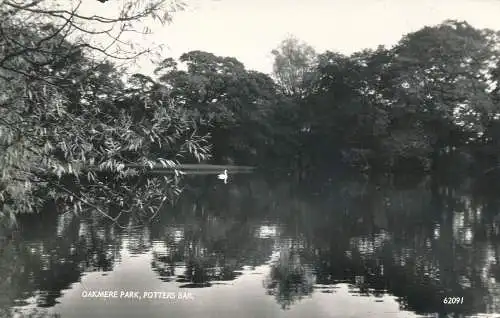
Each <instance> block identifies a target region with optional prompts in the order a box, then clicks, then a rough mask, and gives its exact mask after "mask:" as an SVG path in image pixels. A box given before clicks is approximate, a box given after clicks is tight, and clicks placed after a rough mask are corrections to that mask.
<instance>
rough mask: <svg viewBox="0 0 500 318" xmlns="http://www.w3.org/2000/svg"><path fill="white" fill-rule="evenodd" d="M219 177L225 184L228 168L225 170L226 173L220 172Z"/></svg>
mask: <svg viewBox="0 0 500 318" xmlns="http://www.w3.org/2000/svg"><path fill="white" fill-rule="evenodd" d="M217 178H219V179H221V180H224V184H226V183H227V169H225V170H224V173H220V174H219V175H218V176H217Z"/></svg>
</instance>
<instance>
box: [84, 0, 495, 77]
mask: <svg viewBox="0 0 500 318" xmlns="http://www.w3.org/2000/svg"><path fill="white" fill-rule="evenodd" d="M186 1H187V3H188V8H187V9H186V10H185V11H183V12H177V13H175V14H174V16H173V21H172V23H170V24H169V25H165V26H160V25H158V24H157V25H154V26H151V29H152V30H153V33H152V34H150V35H147V36H144V37H143V36H135V38H134V41H139V42H141V43H142V45H143V46H148V45H150V46H156V45H160V44H163V45H165V48H164V50H163V51H162V57H165V58H166V57H174V58H178V57H179V56H180V55H181V54H182V53H185V52H188V51H191V50H204V51H208V52H211V53H214V54H216V55H221V56H232V57H236V58H237V59H238V60H240V61H241V62H243V63H244V64H245V66H246V68H247V69H252V70H257V71H261V72H265V73H270V72H272V62H273V60H272V55H271V53H270V52H271V50H272V49H274V48H276V47H277V46H278V45H279V43H280V41H281V40H283V39H285V38H286V37H287V36H290V35H293V36H295V37H297V38H299V39H300V40H302V41H305V42H306V43H308V44H310V45H312V46H313V47H314V48H315V49H316V50H317V51H318V52H323V51H325V50H330V51H336V52H340V53H345V54H350V53H353V52H355V51H359V50H362V49H364V48H376V47H377V46H378V45H380V44H382V45H386V46H392V45H394V44H396V43H397V42H398V40H400V39H401V37H402V36H403V35H404V34H407V33H410V32H413V31H417V30H418V29H420V28H422V27H423V26H425V25H436V24H439V23H440V22H442V21H444V20H446V19H456V20H465V21H467V22H469V23H470V24H472V25H473V26H474V27H477V28H491V29H496V30H500V18H498V17H499V15H500V0H411V1H410V0H252V1H249V0H186ZM88 2H92V1H88ZM106 5H107V4H106ZM94 8H95V9H93V10H97V9H99V13H100V14H103V12H105V11H103V10H104V8H103V5H97V6H95V7H94ZM152 69H153V65H152V64H151V63H149V62H148V60H147V59H143V60H142V61H141V62H140V63H139V70H140V71H141V72H143V73H151V71H152Z"/></svg>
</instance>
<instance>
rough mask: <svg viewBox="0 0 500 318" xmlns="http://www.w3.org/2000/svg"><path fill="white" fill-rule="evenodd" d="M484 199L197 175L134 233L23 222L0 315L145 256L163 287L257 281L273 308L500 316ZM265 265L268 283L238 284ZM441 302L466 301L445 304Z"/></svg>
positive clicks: (42, 303) (373, 184) (455, 186)
mask: <svg viewBox="0 0 500 318" xmlns="http://www.w3.org/2000/svg"><path fill="white" fill-rule="evenodd" d="M492 187H493V184H492V183H491V181H490V183H489V184H486V185H485V184H484V183H482V181H478V180H462V181H461V182H459V183H450V182H448V184H446V183H443V182H441V181H439V182H438V181H436V180H435V179H432V178H428V177H427V178H414V177H400V178H394V177H378V178H372V179H368V178H366V177H364V176H362V175H359V176H356V177H352V178H350V179H349V178H347V177H342V178H340V177H339V178H335V177H334V176H329V175H328V174H326V173H325V174H324V175H323V177H322V178H321V179H320V178H315V179H308V180H306V181H304V180H303V181H301V182H296V180H295V179H294V178H293V177H292V176H290V177H285V176H282V177H279V178H277V177H272V176H271V177H269V178H263V177H261V176H259V175H258V174H247V175H237V176H235V177H234V179H233V180H232V183H230V184H227V185H224V184H221V183H220V180H217V179H216V178H214V177H213V176H205V177H202V176H199V177H198V178H197V179H193V180H190V183H189V184H188V186H187V187H186V190H185V193H184V194H183V196H182V197H181V198H180V200H179V201H178V202H177V204H176V206H175V207H174V208H171V209H168V210H166V212H165V213H163V214H161V215H160V216H159V217H158V219H157V220H155V222H152V223H151V224H149V225H148V226H146V227H144V228H142V229H140V230H136V231H125V230H121V229H119V228H117V227H114V226H112V225H111V224H109V222H104V221H103V220H102V219H98V218H96V219H92V218H90V219H80V218H77V217H75V216H72V215H58V214H57V213H54V211H45V212H46V213H43V214H40V215H37V216H24V217H21V218H20V220H19V224H20V226H19V234H18V235H17V237H13V239H11V240H8V241H7V240H4V241H1V242H0V244H1V245H0V247H1V251H2V257H1V258H0V291H1V292H0V308H2V310H3V312H4V313H6V312H7V311H9V308H12V307H14V306H15V305H18V306H19V301H23V300H28V299H30V297H32V299H35V300H34V301H35V303H36V305H37V306H38V308H44V307H51V306H54V305H55V304H56V302H57V301H59V300H61V296H62V292H63V291H65V290H67V289H70V288H71V285H72V284H73V283H76V282H78V281H79V280H80V279H81V277H82V275H84V274H85V273H88V272H96V271H100V272H103V274H106V273H110V272H112V271H113V270H114V269H115V266H116V264H118V263H120V262H125V261H127V259H128V258H129V257H132V256H134V255H135V256H141V255H145V254H146V253H151V255H152V256H151V260H150V262H149V263H148V264H149V266H150V268H152V269H153V270H154V272H155V273H156V275H157V277H158V280H161V281H162V282H163V283H164V284H176V286H177V287H179V288H205V289H208V290H209V289H210V288H212V287H213V286H215V285H221V284H222V285H223V284H227V285H231V284H232V283H233V282H236V281H238V278H240V277H242V276H243V275H255V276H253V277H256V279H260V278H259V276H258V275H261V276H263V281H262V287H261V288H263V290H262V292H263V293H266V294H267V295H269V297H273V298H274V299H275V300H276V302H278V303H279V305H280V306H281V308H283V309H289V308H291V307H292V306H294V305H295V304H297V303H300V301H301V300H302V299H305V298H309V297H314V294H315V293H320V294H325V295H326V294H328V295H329V296H331V297H335V295H336V294H337V291H338V288H339V286H344V285H342V284H347V286H348V291H349V293H350V294H351V295H352V297H365V296H368V295H370V296H375V297H376V299H377V301H380V299H382V296H383V295H387V294H389V295H393V296H395V297H397V299H398V302H399V304H400V307H401V310H408V311H412V312H416V313H419V314H432V313H441V314H444V313H451V312H454V313H459V314H462V315H472V314H476V313H494V312H499V311H500V301H499V300H500V285H499V283H498V282H499V281H500V265H499V264H500V217H499V216H498V215H499V214H498V213H499V212H498V211H500V209H499V208H500V200H499V199H498V197H497V196H494V195H493V193H491V194H488V193H486V192H485V191H481V188H485V189H486V188H490V189H491V188H492ZM492 192H494V191H492ZM123 246H125V249H126V251H127V256H125V258H124V256H123V252H124V250H123ZM265 264H268V265H269V268H270V269H269V272H262V271H259V272H251V273H249V274H246V272H248V271H245V269H253V270H254V269H256V267H258V266H261V265H265ZM144 270H146V269H144ZM140 276H141V275H140V273H138V275H137V278H136V279H138V280H140ZM227 288H231V286H228V287H227ZM445 296H456V297H464V299H465V300H466V301H465V302H464V303H463V304H461V305H444V304H443V301H442V300H443V297H445ZM0 314H1V312H0Z"/></svg>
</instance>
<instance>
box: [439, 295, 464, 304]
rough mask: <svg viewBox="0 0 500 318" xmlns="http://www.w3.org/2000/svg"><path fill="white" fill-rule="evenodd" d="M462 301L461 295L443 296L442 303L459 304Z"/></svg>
mask: <svg viewBox="0 0 500 318" xmlns="http://www.w3.org/2000/svg"><path fill="white" fill-rule="evenodd" d="M463 303H464V298H463V297H444V298H443V304H446V305H461V304H463Z"/></svg>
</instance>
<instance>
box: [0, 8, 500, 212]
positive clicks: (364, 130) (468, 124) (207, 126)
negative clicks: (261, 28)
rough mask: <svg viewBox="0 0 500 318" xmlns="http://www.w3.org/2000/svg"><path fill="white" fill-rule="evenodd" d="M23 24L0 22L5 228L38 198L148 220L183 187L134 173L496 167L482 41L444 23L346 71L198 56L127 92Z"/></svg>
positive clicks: (320, 64)
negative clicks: (194, 168) (270, 67)
mask: <svg viewBox="0 0 500 318" xmlns="http://www.w3.org/2000/svg"><path fill="white" fill-rule="evenodd" d="M2 6H3V8H2V10H4V9H5V8H7V7H8V6H14V7H13V8H15V5H14V4H6V5H2ZM10 9H11V10H14V9H12V8H10ZM20 10H21V11H22V10H29V8H28V9H26V8H21V9H19V8H18V11H20ZM6 12H7V11H6ZM11 13H12V12H11ZM32 13H33V12H32ZM25 18H26V16H23V15H22V14H21V13H19V14H18V15H17V16H16V15H13V17H12V19H7V20H5V21H3V22H2V30H3V33H2V37H0V58H1V59H0V86H1V88H2V90H1V91H2V94H1V96H0V99H1V100H0V147H1V148H2V149H1V150H0V170H1V171H2V175H1V179H0V209H1V211H2V214H3V215H13V214H15V212H20V211H31V210H33V209H36V208H37V207H39V206H40V205H41V204H42V203H43V202H44V201H45V200H47V199H54V200H59V201H64V202H66V203H72V204H73V208H74V209H75V211H79V210H81V209H83V208H82V206H84V207H91V208H93V209H96V208H97V206H98V202H105V203H111V204H112V207H113V206H115V207H118V208H119V209H121V210H122V211H130V210H132V209H135V208H140V209H143V210H148V209H149V210H150V211H149V213H153V214H154V213H157V212H158V211H155V209H153V207H155V208H156V207H159V206H161V205H162V204H163V202H165V201H168V200H169V199H171V198H172V197H174V196H175V195H176V194H178V192H179V186H178V181H179V180H178V179H179V178H178V176H176V177H175V178H170V177H164V176H163V177H158V178H147V179H146V178H145V177H143V176H142V175H143V174H142V173H141V171H140V169H137V168H129V167H130V166H134V165H142V166H151V165H156V164H163V165H172V164H175V163H196V162H205V163H217V164H238V165H255V166H259V167H266V166H270V167H281V168H285V169H290V170H295V171H302V170H311V169H313V168H325V167H353V168H356V169H359V170H361V171H363V172H368V171H374V172H397V171H406V172H408V171H411V172H435V171H438V170H443V169H452V168H451V167H453V169H455V171H456V170H457V169H460V171H479V172H488V171H490V170H491V171H493V170H494V169H495V167H496V165H497V162H498V157H499V154H500V152H499V149H498V147H497V142H498V140H499V138H500V130H499V127H500V126H499V125H498V123H499V122H500V117H499V116H498V114H499V113H500V112H499V111H498V108H499V107H498V106H499V105H500V104H499V100H498V89H497V86H496V83H497V81H498V78H499V76H500V72H499V71H498V70H499V67H498V66H499V64H498V62H499V61H498V56H500V55H499V54H498V53H499V52H498V44H499V43H500V41H499V39H498V33H497V32H494V31H492V30H479V29H475V28H473V27H472V26H470V25H469V24H467V23H465V22H457V21H445V22H444V23H442V24H440V25H438V26H434V27H425V28H423V29H421V30H419V31H417V32H414V33H411V34H408V35H406V36H404V37H403V38H402V39H401V41H400V42H399V43H397V45H395V46H394V47H392V48H390V49H389V48H384V47H379V48H378V49H376V50H364V51H362V52H357V53H354V54H352V55H350V56H345V55H342V54H339V53H335V52H330V51H327V52H324V53H322V54H317V53H315V52H314V50H313V49H312V48H311V47H309V46H308V45H306V44H303V43H301V42H300V41H298V40H296V39H293V38H291V39H286V40H285V41H283V42H282V44H281V45H280V46H279V47H278V48H277V49H276V50H274V51H273V54H274V56H275V65H274V74H271V75H267V74H263V73H260V72H256V71H251V70H247V69H245V67H244V65H243V64H242V63H241V62H239V61H238V60H236V59H235V58H233V57H221V56H216V55H214V54H212V53H209V52H203V51H192V52H187V53H185V54H183V55H182V56H181V57H180V58H179V60H174V59H172V58H167V59H165V60H163V61H162V62H160V63H158V65H157V68H156V70H155V75H154V76H148V75H145V74H133V75H132V76H129V77H128V79H127V80H124V79H123V76H122V75H123V74H124V72H125V71H124V70H123V69H121V68H120V67H117V66H115V65H114V64H113V63H112V62H110V61H109V60H99V59H97V58H95V57H92V55H91V54H89V48H90V51H91V52H92V50H93V51H94V52H95V51H96V50H97V51H98V52H100V50H98V49H96V48H93V47H92V46H90V44H89V43H86V42H81V41H83V40H79V41H80V42H75V41H72V40H70V39H69V38H68V37H67V36H68V34H69V31H68V32H66V31H65V29H64V28H65V24H64V23H62V24H61V25H57V24H56V23H50V24H47V23H46V24H43V23H42V22H40V21H43V20H27V19H25ZM70 27H73V28H74V25H71V24H70ZM35 30H36V31H35ZM101 53H102V52H101ZM104 55H105V56H108V55H106V54H104ZM95 166H98V167H99V168H101V170H105V171H101V172H96V171H95V170H93V169H91V170H89V169H88V168H89V167H95ZM110 181H113V182H110ZM116 181H118V182H116ZM160 188H161V189H166V188H167V189H169V191H168V192H167V193H159V191H156V190H155V189H160ZM99 211H101V212H102V213H103V214H106V213H107V212H106V211H104V210H102V209H100V210H99ZM12 212H14V213H12ZM108 216H109V215H108Z"/></svg>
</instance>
